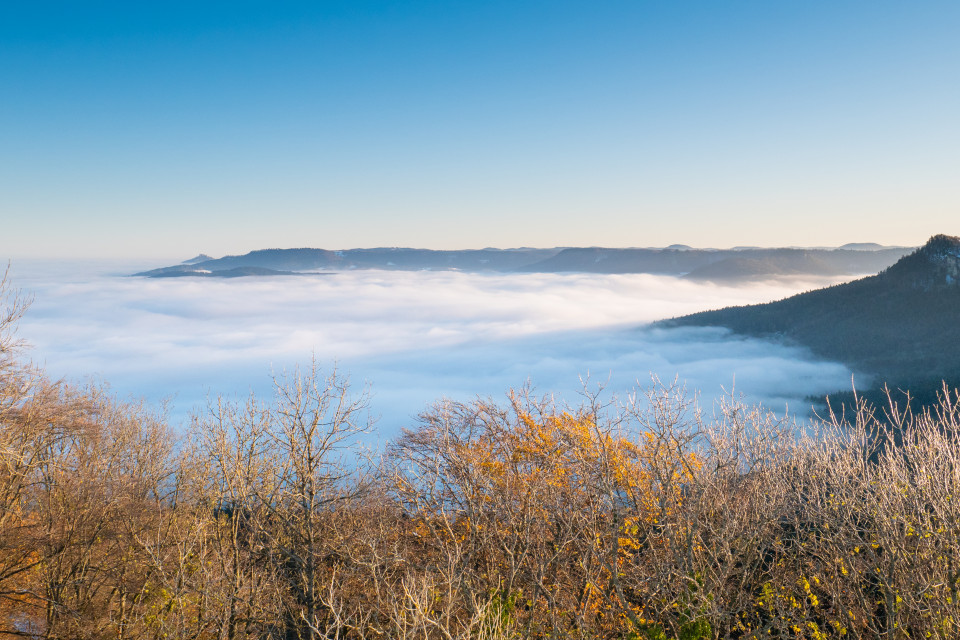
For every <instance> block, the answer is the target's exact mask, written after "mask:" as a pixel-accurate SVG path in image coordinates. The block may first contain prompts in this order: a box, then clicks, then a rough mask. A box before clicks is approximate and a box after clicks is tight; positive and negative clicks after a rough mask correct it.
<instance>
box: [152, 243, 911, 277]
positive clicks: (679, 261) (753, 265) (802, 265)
mask: <svg viewBox="0 0 960 640" xmlns="http://www.w3.org/2000/svg"><path fill="white" fill-rule="evenodd" d="M908 251H909V249H906V248H903V247H886V248H882V249H877V250H873V251H859V250H849V249H823V248H817V249H796V248H771V249H745V248H741V249H695V248H692V247H688V246H686V245H671V246H670V247H666V248H607V247H554V248H550V249H536V248H519V249H490V248H487V249H468V250H436V249H413V248H405V247H379V248H369V249H346V250H328V249H318V248H297V249H257V250H254V251H250V252H248V253H246V254H243V255H228V256H224V257H221V258H210V259H202V258H203V257H204V255H203V254H201V255H200V256H197V258H194V259H191V260H188V261H186V262H184V263H181V264H178V265H173V266H170V267H161V268H159V269H151V270H149V271H142V272H140V273H136V274H134V275H137V276H145V277H171V276H186V275H190V274H191V272H195V273H196V274H197V275H206V274H207V273H209V272H219V271H223V270H227V269H237V268H257V269H270V270H273V271H281V272H291V273H296V272H312V271H347V270H353V269H384V270H395V271H397V270H399V271H404V270H407V271H416V270H457V271H465V272H499V273H605V274H617V273H649V274H659V275H672V276H678V277H679V276H684V277H689V278H691V279H698V280H715V281H723V282H728V283H729V282H741V281H751V280H760V279H766V278H783V277H795V276H804V275H808V276H839V275H860V274H863V273H872V272H875V271H877V270H878V269H881V268H883V267H886V266H889V265H891V264H893V263H894V262H895V261H896V260H897V259H898V258H900V257H902V256H903V255H904V254H905V253H907V252H908Z"/></svg>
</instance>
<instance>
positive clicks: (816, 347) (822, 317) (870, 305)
mask: <svg viewBox="0 0 960 640" xmlns="http://www.w3.org/2000/svg"><path fill="white" fill-rule="evenodd" d="M661 324H662V325H664V326H720V327H726V328H728V329H730V330H731V331H733V332H735V333H738V334H742V335H748V336H754V337H760V338H769V339H774V340H778V341H782V342H785V343H788V344H798V345H802V346H805V347H807V348H809V349H810V351H812V352H813V353H814V354H815V355H817V356H819V357H822V358H825V359H829V360H835V361H840V362H843V363H845V364H847V365H848V366H850V367H851V368H853V369H854V370H855V371H859V372H860V373H863V374H867V375H868V376H869V378H870V379H871V380H872V381H873V383H874V384H875V385H877V386H879V385H882V384H883V383H887V384H889V386H890V387H892V388H900V389H904V390H907V389H909V390H910V391H911V393H912V394H913V395H914V396H916V397H919V398H924V396H926V397H928V398H930V399H932V395H933V394H934V392H935V390H936V389H939V388H940V386H941V384H942V382H943V381H946V382H947V383H948V384H950V385H951V386H957V385H958V384H960V238H957V237H953V236H946V235H936V236H933V237H932V238H930V240H929V241H928V242H927V243H926V244H925V245H924V246H922V247H920V248H919V249H917V250H916V251H914V252H913V253H911V254H909V255H907V256H904V257H903V258H901V259H900V260H899V261H897V262H896V263H895V264H893V265H892V266H890V267H889V268H887V269H885V270H884V271H882V272H880V273H879V274H877V275H875V276H869V277H866V278H862V279H860V280H856V281H854V282H848V283H846V284H840V285H836V286H833V287H828V288H826V289H819V290H816V291H810V292H807V293H801V294H799V295H796V296H793V297H790V298H786V299H784V300H780V301H777V302H769V303H766V304H758V305H750V306H744V307H727V308H725V309H719V310H716V311H704V312H701V313H696V314H693V315H689V316H684V317H682V318H675V319H672V320H667V321H664V322H663V323H661ZM860 380H861V381H862V378H861V379H860Z"/></svg>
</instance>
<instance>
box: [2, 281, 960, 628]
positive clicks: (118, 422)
mask: <svg viewBox="0 0 960 640" xmlns="http://www.w3.org/2000/svg"><path fill="white" fill-rule="evenodd" d="M3 291H4V295H3V296H2V298H0V310H2V312H3V315H0V636H5V637H26V638H90V639H95V638H97V639H99V638H155V639H158V640H159V639H161V638H168V639H197V640H200V639H215V638H216V639H231V640H233V639H252V638H264V639H266V638H271V639H272V638H277V639H279V638H283V639H306V638H309V639H314V640H315V639H319V638H343V639H347V638H357V639H361V638H364V639H365V638H401V639H406V638H410V639H413V638H419V639H424V640H428V639H429V640H432V639H447V640H453V639H461V638H463V639H467V638H470V639H478V640H480V639H483V640H505V639H508V638H558V639H559V638H570V639H573V638H576V639H599V638H604V639H606V638H610V639H613V638H618V639H620V638H624V639H625V638H631V639H635V640H639V639H650V640H653V639H664V640H665V639H667V638H672V639H678V640H679V639H685V640H694V639H698V638H703V639H707V638H744V639H747V638H753V639H759V638H817V639H819V638H863V637H870V638H927V637H931V638H953V637H956V636H957V635H958V633H960V630H958V624H960V552H958V550H960V545H958V542H960V540H958V538H960V505H958V502H960V493H958V491H957V489H958V487H960V439H958V434H960V408H958V396H957V394H956V393H953V392H949V391H947V390H944V392H943V394H942V395H941V402H940V404H939V405H938V407H937V408H936V410H932V411H924V412H919V413H916V414H915V413H913V412H911V411H910V410H909V408H908V407H900V406H897V405H896V404H895V403H890V404H889V406H887V407H886V408H885V410H884V413H885V414H886V415H884V416H883V419H879V418H880V416H879V414H878V413H877V410H874V409H872V408H871V407H869V406H867V405H865V404H863V403H861V404H860V405H859V406H858V410H857V411H856V412H855V413H853V414H850V415H833V414H828V415H827V416H825V417H824V418H823V419H822V420H820V421H818V422H817V423H815V424H812V425H810V426H809V427H808V428H807V430H806V432H802V431H803V430H802V429H798V427H797V425H795V424H794V423H792V422H790V421H788V420H787V419H785V418H776V417H774V416H773V415H771V414H769V413H766V412H764V411H762V410H760V409H758V408H749V407H745V406H743V405H741V404H739V403H737V402H734V401H730V402H727V403H724V404H723V405H722V406H720V407H718V408H717V410H716V411H715V413H714V415H709V416H708V415H705V414H704V413H703V412H702V411H700V410H699V409H698V408H697V406H696V403H695V402H693V401H692V400H691V399H690V398H689V397H688V396H687V394H686V393H685V392H684V390H683V389H682V388H679V387H677V386H676V385H669V384H667V385H659V384H654V385H653V386H652V387H651V388H650V389H648V390H646V391H645V392H642V393H640V394H639V395H637V396H636V397H632V398H628V399H626V400H624V401H617V400H615V399H606V400H605V399H604V397H605V396H603V395H602V394H599V393H589V392H588V393H585V395H584V397H583V399H582V401H581V402H580V403H579V404H577V405H575V406H565V405H564V406H561V405H559V404H557V403H556V402H554V401H553V400H551V399H549V398H541V397H538V396H536V395H535V394H534V393H533V392H532V391H531V390H529V389H521V390H519V391H516V392H512V393H510V394H509V395H508V396H507V398H506V399H505V400H504V401H502V402H497V401H494V400H490V399H477V400H475V401H472V402H453V401H441V402H439V403H437V404H436V405H434V406H433V407H430V408H428V409H427V410H425V411H424V412H423V414H422V415H421V416H420V417H419V419H418V420H416V421H415V423H414V424H412V425H411V427H410V429H408V430H406V431H405V432H404V433H403V434H402V435H401V436H400V437H399V438H397V439H396V440H395V441H393V442H392V443H390V444H389V445H387V446H386V448H385V449H384V450H383V451H380V452H371V451H368V450H367V449H365V447H364V435H365V434H366V433H368V432H369V429H370V428H371V426H372V425H371V423H370V422H369V420H368V419H367V412H366V406H367V398H366V396H365V395H364V393H362V392H359V393H357V392H354V391H352V390H351V389H350V388H349V385H348V383H347V381H346V378H345V377H344V376H342V375H340V374H339V373H337V372H336V371H331V372H323V371H321V370H320V369H319V368H318V367H316V366H312V367H310V368H309V369H307V370H305V371H303V372H296V373H294V374H292V375H290V376H289V377H287V378H284V379H279V380H277V384H276V394H275V397H273V398H271V399H269V400H266V401H263V400H261V399H259V398H256V397H250V398H249V399H248V400H246V401H244V402H235V401H226V400H222V399H217V400H213V401H211V403H210V406H209V407H208V408H207V410H206V411H204V412H202V413H200V414H198V415H197V416H196V417H195V419H194V420H193V422H192V424H191V425H190V426H189V428H187V429H185V430H178V431H174V430H173V429H171V428H170V427H169V426H168V425H167V424H166V423H165V421H164V419H163V416H162V414H159V413H158V412H157V411H156V410H154V409H152V408H150V407H146V406H143V405H139V404H131V403H127V402H119V401H117V400H116V399H114V398H112V397H111V396H110V395H109V394H108V393H106V392H105V391H104V390H103V389H101V388H98V387H96V386H91V387H83V388H77V387H73V386H71V385H69V384H66V383H64V382H60V381H54V380H50V379H49V378H48V377H46V376H45V375H44V374H43V372H42V371H39V370H37V369H36V368H35V367H33V366H31V365H30V364H29V363H28V362H27V361H26V360H25V359H24V357H23V353H22V351H21V350H20V345H19V344H18V343H17V341H16V337H15V332H14V328H15V325H16V322H17V320H18V318H19V317H20V316H21V315H22V313H23V312H24V310H25V308H26V305H25V303H24V300H23V299H22V298H19V297H18V296H17V295H16V293H15V292H12V291H10V290H9V288H4V290H3ZM890 425H893V427H894V428H895V430H896V433H895V435H896V446H892V445H891V443H892V442H894V440H893V438H894V430H893V429H891V427H890Z"/></svg>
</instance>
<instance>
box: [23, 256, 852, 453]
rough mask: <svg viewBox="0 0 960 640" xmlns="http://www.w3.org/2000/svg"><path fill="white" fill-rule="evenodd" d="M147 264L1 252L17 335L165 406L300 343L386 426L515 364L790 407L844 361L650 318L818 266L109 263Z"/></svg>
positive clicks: (200, 396) (234, 386) (773, 290)
mask: <svg viewBox="0 0 960 640" xmlns="http://www.w3.org/2000/svg"><path fill="white" fill-rule="evenodd" d="M140 266H142V265H137V266H133V265H110V266H109V267H107V268H105V267H104V265H102V264H101V265H91V264H85V265H77V264H70V265H67V264H60V265H56V264H50V263H27V264H19V265H14V267H15V268H14V272H13V278H14V284H15V285H16V286H18V287H20V288H22V289H24V290H25V291H27V292H31V293H33V294H34V303H33V306H32V308H31V310H30V312H29V314H28V315H27V317H26V318H25V319H24V321H23V322H22V323H21V328H20V335H21V336H22V337H23V338H25V339H26V340H27V341H28V342H30V343H31V344H32V345H33V351H32V356H33V358H34V359H35V360H37V361H38V362H39V363H41V364H43V365H44V366H45V367H46V368H47V370H48V371H49V372H50V373H51V374H52V375H55V376H67V377H70V378H81V377H83V376H87V375H95V376H97V377H100V378H102V379H103V380H106V381H108V382H109V383H110V384H111V385H112V387H113V388H114V390H115V391H116V392H117V393H118V394H120V395H121V396H127V395H133V396H143V397H146V398H147V399H149V400H157V399H159V398H162V397H166V396H173V397H174V413H173V417H174V419H175V420H180V419H184V418H185V416H186V415H187V414H188V413H189V412H190V411H191V410H193V409H194V408H195V407H197V406H202V405H203V404H204V401H205V398H206V397H207V396H208V395H210V394H216V393H224V394H227V395H239V396H244V395H245V394H246V393H247V392H248V391H249V390H250V389H253V390H254V391H256V392H257V393H258V394H260V395H263V396H267V395H268V394H269V393H270V384H271V383H270V371H271V369H272V370H273V371H277V372H279V371H281V370H282V369H284V368H290V367H292V366H294V365H295V364H297V363H300V364H308V363H309V361H310V358H311V354H315V355H316V357H317V358H318V360H319V361H320V362H321V363H324V364H327V363H331V362H333V361H334V360H336V361H338V362H339V366H340V368H341V370H342V371H344V372H346V373H348V374H349V375H350V376H351V379H352V380H353V381H354V383H355V385H357V386H362V384H363V383H364V382H369V384H370V388H371V391H372V393H373V396H374V397H373V411H374V412H375V413H376V414H379V415H380V416H381V419H380V422H379V425H380V429H381V432H382V433H383V435H384V436H385V437H389V436H390V435H392V434H395V433H396V431H397V430H398V429H399V428H400V427H401V426H404V425H407V424H409V423H410V422H411V416H412V415H413V414H415V413H417V412H418V411H420V410H422V409H424V408H425V407H426V406H428V405H429V404H430V403H431V402H433V401H434V400H436V399H438V398H439V397H441V396H448V397H453V398H458V399H468V398H471V397H473V396H475V395H477V394H480V395H494V396H500V395H501V394H502V393H503V392H504V391H505V390H506V389H508V388H510V387H517V386H520V385H522V384H524V382H526V381H527V380H529V381H530V382H532V384H534V385H535V386H536V388H537V389H538V390H539V391H540V392H555V393H557V394H558V395H559V396H561V397H565V398H569V399H570V400H572V401H575V399H576V398H575V393H576V391H577V390H578V389H579V387H580V383H579V377H580V376H582V375H586V374H588V373H589V374H590V375H591V377H592V379H593V380H594V381H603V382H606V381H607V380H608V379H609V384H608V389H610V390H611V391H615V392H620V391H625V390H627V389H629V388H631V387H633V386H635V385H636V383H637V381H639V383H640V384H641V385H645V384H647V382H648V381H649V376H650V374H651V373H655V374H657V375H659V376H660V377H661V378H662V379H670V380H672V379H673V378H674V377H675V376H679V377H680V379H681V380H682V381H685V382H686V384H687V387H688V388H690V389H697V390H699V391H701V392H702V394H703V398H704V401H705V402H706V403H708V404H709V403H710V402H711V401H712V398H714V397H716V396H717V395H718V394H720V393H721V387H726V388H728V389H729V388H730V386H731V384H732V382H733V381H734V378H735V380H736V388H737V390H738V391H742V392H744V393H745V394H746V396H747V399H748V400H750V401H758V402H759V401H762V402H763V403H764V404H767V405H768V406H770V407H771V408H773V409H776V410H780V411H782V410H783V408H784V405H785V404H786V403H789V405H790V409H791V411H792V412H800V413H803V412H804V411H805V410H806V409H807V403H806V402H804V400H803V398H804V397H805V396H807V395H811V394H822V393H826V392H830V391H833V390H835V389H839V388H846V387H847V386H849V381H850V372H849V371H848V370H847V369H846V368H845V367H843V366H842V365H839V364H836V363H824V362H817V361H814V360H813V359H811V358H809V357H808V356H807V355H806V354H805V353H804V352H803V351H801V350H798V349H793V348H786V347H783V346H779V345H774V344H770V343H767V342H764V341H758V340H748V339H742V338H739V337H736V336H731V335H729V334H728V333H727V332H725V331H723V330H717V329H675V330H663V329H650V328H643V325H645V324H646V323H649V322H651V321H654V320H658V319H661V318H666V317H672V316H677V315H682V314H686V313H690V312H693V311H698V310H703V309H708V308H716V307H722V306H726V305H731V304H748V303H753V302H762V301H769V300H774V299H778V298H782V297H785V296H787V295H791V294H793V293H796V292H797V291H800V290H805V289H809V288H813V287H816V286H823V285H825V284H830V283H829V282H827V281H822V280H821V281H816V282H806V283H799V282H794V283H790V284H784V283H779V284H776V283H766V284H760V285H752V286H746V287H717V286H713V285H705V284H698V283H693V282H687V281H684V280H679V279H676V278H672V277H663V276H651V275H552V274H531V275H478V274H463V273H456V272H382V271H354V272H345V273H336V274H334V275H324V276H304V277H287V278H284V277H278V278H240V279H234V280H219V279H216V280H215V279H191V278H171V279H144V278H127V277H118V276H117V275H116V274H117V273H123V272H126V273H129V272H132V271H133V270H135V269H136V268H138V267H140Z"/></svg>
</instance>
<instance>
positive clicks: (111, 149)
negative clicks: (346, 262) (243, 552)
mask: <svg viewBox="0 0 960 640" xmlns="http://www.w3.org/2000/svg"><path fill="white" fill-rule="evenodd" d="M958 34H960V3H958V2H956V1H955V0H950V1H930V2H903V1H896V2H888V1H882V0H870V1H864V2H852V1H843V0H829V1H826V0H824V1H806V2H800V1H786V0H783V1H779V0H757V1H747V0H743V1H741V0H736V1H734V0H731V1H725V2H721V1H717V0H703V1H695V0H692V1H674V0H670V1H666V0H664V1H645V0H629V1H603V0H590V1H587V0H583V1H580V2H568V1H565V0H544V1H539V0H534V1H524V0H509V1H506V0H505V1H500V0H493V1H478V2H459V1H453V0H446V1H443V2H440V1H436V2H432V1H419V0H406V1H393V2H391V1H385V0H380V1H366V0H346V1H343V2H325V1H321V0H317V1H311V2H283V1H281V0H275V1H271V2H267V1H264V2H249V1H245V0H231V1H229V2H219V1H213V2H210V1H207V2H200V1H197V0H193V1H191V2H180V1H179V0H164V1H163V2H130V1H128V0H127V1H124V2H98V1H96V0H86V1H82V2H81V1H79V0H78V1H76V2H48V1H45V0H31V1H30V2H14V1H13V0H3V1H0V223H2V224H0V257H18V256H52V255H61V256H108V257H153V256H156V257H157V258H161V257H162V258H167V257H178V258H187V257H190V256H191V255H193V254H195V253H197V252H200V251H204V252H206V253H210V254H213V255H222V254H227V253H243V252H246V251H248V250H251V249H255V248H265V247H300V246H311V247H324V248H330V249H334V248H350V247H358V246H385V245H387V246H419V247H431V248H469V247H483V246H500V247H509V246H521V245H527V246H558V245H606V246H663V245H667V244H672V243H686V244H690V245H694V246H717V247H723V246H732V245H743V244H757V245H768V246H783V245H802V244H806V245H822V244H842V243H845V242H851V241H874V242H881V243H887V244H919V243H921V242H923V241H924V240H925V239H926V238H927V237H928V236H930V235H932V234H934V233H950V234H954V235H958V234H960V188H958V185H960V37H958Z"/></svg>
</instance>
